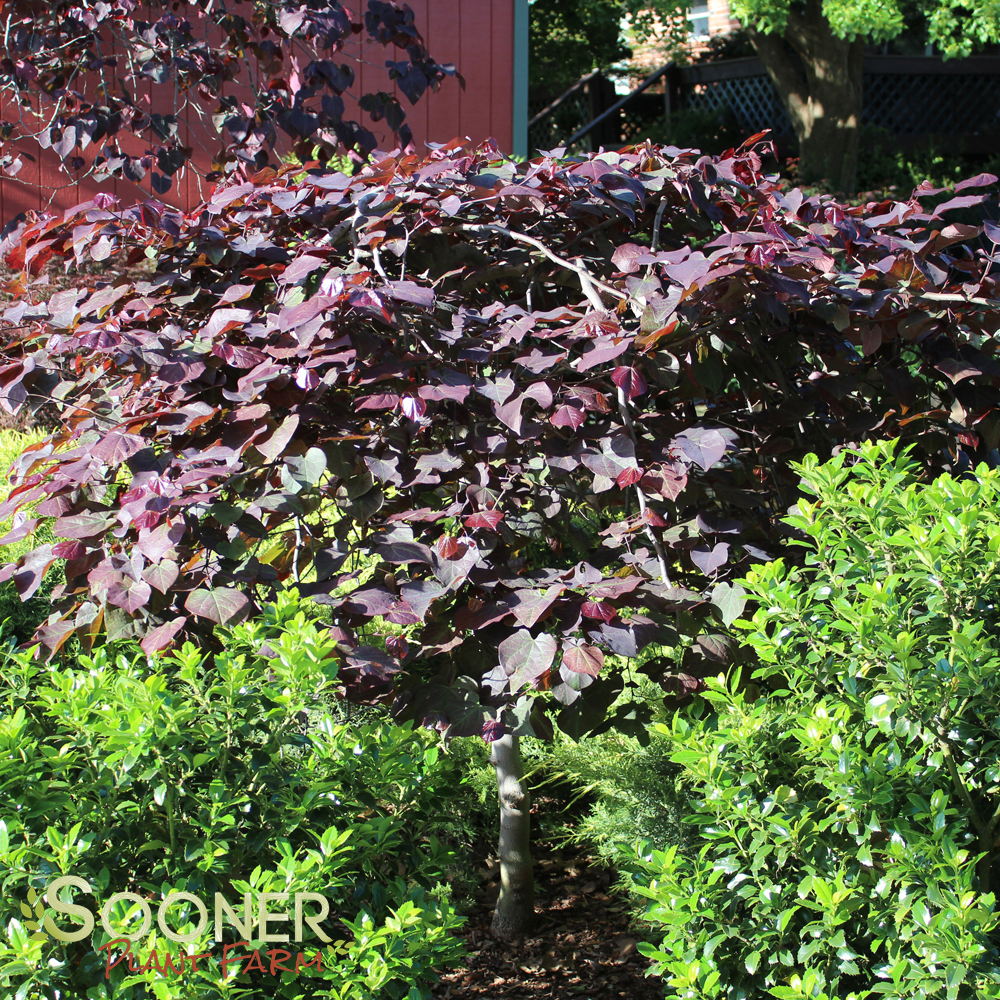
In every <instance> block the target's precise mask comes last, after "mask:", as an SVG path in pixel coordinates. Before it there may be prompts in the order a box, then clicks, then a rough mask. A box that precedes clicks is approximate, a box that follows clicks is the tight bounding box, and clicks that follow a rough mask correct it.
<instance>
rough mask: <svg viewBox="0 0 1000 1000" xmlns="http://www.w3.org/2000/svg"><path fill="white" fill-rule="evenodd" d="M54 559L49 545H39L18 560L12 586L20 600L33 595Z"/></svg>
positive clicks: (27, 598)
mask: <svg viewBox="0 0 1000 1000" xmlns="http://www.w3.org/2000/svg"><path fill="white" fill-rule="evenodd" d="M55 561H56V557H55V555H54V554H53V552H52V546H51V545H41V546H39V547H38V548H37V549H35V550H34V551H32V552H29V553H28V554H27V555H26V556H22V557H21V559H20V560H18V565H17V568H16V569H15V570H14V574H13V576H14V586H15V587H16V588H17V592H18V594H19V595H20V597H21V600H22V601H27V600H29V599H30V598H31V597H33V596H34V594H35V591H37V590H38V588H39V587H40V586H41V585H42V580H43V579H45V573H46V572H47V570H48V568H49V567H50V566H51V565H52V564H53V563H54V562H55Z"/></svg>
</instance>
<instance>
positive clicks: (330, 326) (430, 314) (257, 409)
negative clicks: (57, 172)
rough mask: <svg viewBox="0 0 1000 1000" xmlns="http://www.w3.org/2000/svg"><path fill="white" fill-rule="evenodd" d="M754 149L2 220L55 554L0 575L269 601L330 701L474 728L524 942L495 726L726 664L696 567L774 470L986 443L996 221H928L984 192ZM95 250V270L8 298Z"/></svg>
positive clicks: (780, 507)
mask: <svg viewBox="0 0 1000 1000" xmlns="http://www.w3.org/2000/svg"><path fill="white" fill-rule="evenodd" d="M760 138H761V137H759V136H758V137H755V140H753V141H751V142H750V143H748V144H747V145H746V146H744V147H742V148H740V149H738V150H729V151H727V152H726V153H725V154H723V155H722V156H721V157H715V158H713V157H707V156H700V155H699V154H698V153H696V152H693V151H689V150H688V151H685V150H678V149H674V148H657V147H654V146H652V145H643V146H637V147H629V148H626V149H623V150H622V151H620V152H613V153H601V154H600V155H596V156H588V157H583V158H571V159H559V158H557V157H556V156H554V155H542V156H539V157H536V158H535V159H533V160H530V161H528V162H523V163H515V162H512V161H510V160H509V159H507V158H505V157H504V156H503V155H501V153H500V152H499V151H498V150H497V149H496V148H495V147H494V146H493V145H492V144H486V145H484V146H482V147H480V148H479V149H476V150H469V149H466V148H463V147H462V146H461V145H459V144H457V143H452V144H450V145H447V146H444V147H442V148H440V149H437V150H435V151H433V152H431V153H430V155H428V156H427V157H424V158H420V157H417V156H407V155H393V156H385V155H382V154H375V156H374V157H373V160H372V162H371V163H370V164H369V165H368V166H366V167H365V168H364V169H363V170H361V171H360V172H359V173H358V174H357V175H356V176H354V177H348V176H346V175H345V174H343V173H324V172H321V171H319V170H311V171H309V172H308V173H307V174H306V175H305V176H304V177H303V176H302V175H301V169H300V168H297V169H296V170H292V169H285V170H279V171H277V172H276V173H275V174H274V175H269V176H267V177H266V178H258V179H257V180H247V181H245V182H243V183H239V184H230V185H224V186H221V187H220V188H219V189H218V190H217V191H216V192H215V194H214V195H213V196H212V197H211V198H210V200H209V201H208V202H207V203H205V204H204V205H202V206H200V207H199V209H198V210H197V211H195V212H193V213H192V214H190V215H183V214H180V213H178V212H174V211H169V210H166V209H165V208H164V207H163V206H162V205H160V204H157V203H154V202H148V203H146V204H144V205H140V206H137V207H135V208H129V209H119V208H117V207H116V206H115V205H114V204H113V203H111V202H110V201H109V200H105V199H99V203H87V204H84V205H80V206H78V207H77V208H76V209H74V210H72V211H69V212H67V213H65V215H63V216H61V217H58V218H32V219H30V220H28V221H27V222H25V223H24V224H22V225H20V226H19V227H18V228H17V229H16V231H14V232H12V233H11V234H9V235H8V237H7V238H6V240H5V241H4V243H3V246H2V248H0V249H2V252H3V256H4V259H5V261H6V263H7V265H8V267H10V268H12V269H13V270H14V271H15V272H17V273H18V274H19V276H20V277H19V278H18V279H17V282H18V283H19V284H18V288H19V296H18V299H17V301H16V303H15V304H14V305H12V306H11V307H10V308H8V309H7V311H6V313H5V314H4V318H3V319H4V322H3V329H4V351H5V355H6V358H7V359H8V360H7V363H6V364H5V365H4V366H3V367H2V368H0V402H2V403H3V405H4V406H5V407H6V408H7V409H9V410H11V411H14V410H17V409H18V408H19V407H20V406H22V405H25V404H27V405H34V404H35V403H40V402H43V401H44V402H47V404H48V405H52V403H53V401H55V402H56V403H57V404H58V406H59V407H60V408H61V412H62V426H61V429H60V430H59V431H58V432H57V433H55V434H53V435H52V437H51V438H50V439H49V440H48V441H45V442H43V443H41V444H38V445H34V446H32V447H31V448H29V449H28V450H27V451H26V452H25V453H24V455H23V456H22V457H21V458H20V460H19V461H18V462H17V463H16V464H15V467H14V475H15V477H16V488H15V489H14V491H13V493H12V495H11V497H10V499H9V500H8V501H7V502H6V503H5V504H4V505H3V506H2V508H0V517H9V516H10V515H11V514H14V515H15V520H16V526H15V527H14V529H13V530H12V531H11V532H10V533H9V534H8V535H7V536H6V537H5V538H3V539H0V541H2V542H11V541H14V540H16V539H23V538H25V537H26V536H29V535H31V534H32V533H33V532H36V531H37V530H38V528H39V527H40V526H41V525H42V524H43V523H44V524H49V525H51V529H52V534H53V536H54V537H55V538H56V539H57V540H56V541H55V542H51V543H45V544H37V545H36V546H35V547H34V548H33V549H32V550H31V551H30V552H29V553H28V554H26V555H25V556H24V557H23V558H21V559H19V560H18V561H17V563H16V564H11V565H9V566H7V567H6V568H5V569H4V570H3V577H4V578H6V579H12V580H13V581H14V583H15V585H16V586H17V588H18V590H19V591H20V593H21V595H22V597H24V598H25V599H27V598H29V597H30V596H31V595H32V594H34V593H35V592H36V591H37V589H38V588H39V586H40V585H41V584H42V581H43V578H44V577H45V576H46V574H47V573H49V572H57V573H58V583H57V585H56V587H55V589H54V591H53V594H52V601H53V611H52V614H51V616H50V618H49V620H48V621H47V622H46V623H45V624H44V625H43V626H42V627H41V628H40V629H39V632H38V637H37V638H38V640H39V642H40V643H41V644H42V646H43V648H44V650H45V651H47V653H48V655H50V656H54V655H57V654H59V653H60V650H61V649H63V648H64V645H65V644H66V642H67V641H68V640H69V639H70V637H72V636H77V637H79V640H80V641H81V642H82V643H84V644H85V645H86V644H89V643H91V642H93V641H94V639H95V637H97V636H98V635H99V634H100V633H101V632H102V631H104V632H106V633H107V634H108V635H110V636H115V635H117V636H126V635H131V636H135V637H136V638H138V639H139V640H140V641H141V643H142V646H143V648H144V649H145V650H146V651H148V652H150V653H152V652H154V651H156V650H162V649H165V648H166V647H168V646H170V645H171V644H172V643H176V642H179V641H181V640H182V639H184V638H185V637H189V636H201V637H202V639H203V641H205V642H211V641H212V638H211V637H212V630H213V629H215V628H217V627H218V626H225V625H227V624H231V623H234V622H236V621H238V620H240V619H241V618H242V617H244V616H246V615H249V614H252V613H253V612H254V610H255V608H256V607H257V606H258V604H259V603H260V602H261V601H262V600H264V599H267V598H268V597H269V596H270V595H272V594H273V593H274V591H275V590H276V589H277V588H280V587H288V586H296V587H297V588H298V590H299V592H300V594H302V595H305V596H307V597H309V598H311V599H312V600H314V601H315V602H317V603H318V604H320V605H325V606H326V607H327V608H328V610H329V613H330V614H331V615H332V621H333V623H334V624H333V626H332V628H331V631H330V642H331V645H334V646H335V648H336V651H337V655H338V656H339V661H340V668H339V678H340V682H341V684H342V687H343V691H344V694H345V695H349V696H350V697H353V698H358V699H367V700H369V701H372V700H375V701H381V702H383V703H385V704H389V705H391V706H392V710H393V711H394V712H395V714H396V715H397V716H399V717H403V718H407V717H408V718H416V719H418V720H419V721H420V722H421V723H423V724H425V725H429V726H434V727H437V728H438V729H439V730H441V731H442V732H443V733H444V734H445V735H446V736H448V737H457V736H477V737H482V738H484V739H486V740H488V741H490V742H491V743H492V744H493V747H494V760H495V763H496V765H497V769H498V780H499V783H500V789H501V811H502V833H501V842H500V857H501V869H502V882H503V887H502V892H501V895H500V898H499V902H498V906H497V910H496V918H495V923H494V928H495V931H496V932H497V933H498V934H499V935H500V936H502V937H508V938H510V937H515V936H517V935H518V934H519V933H522V932H523V930H524V929H525V928H526V926H527V925H528V923H529V921H530V918H531V915H532V912H533V900H532V876H531V857H530V851H529V826H528V801H527V788H526V786H525V782H524V778H523V769H522V767H521V761H520V755H519V742H518V741H519V739H520V737H522V736H534V737H539V738H543V739H544V738H546V737H548V736H550V735H551V734H552V732H553V728H554V727H555V726H558V727H559V729H561V730H562V731H563V732H565V733H568V734H569V735H571V736H572V737H575V738H582V737H584V736H585V735H587V734H591V733H597V732H601V731H603V730H606V729H608V728H610V727H617V728H619V729H621V730H624V731H627V732H631V733H636V734H639V735H642V734H644V732H645V723H646V721H647V720H648V718H649V716H650V709H649V707H648V705H647V704H646V703H645V702H644V701H643V700H642V699H641V698H640V697H638V696H637V695H636V691H637V688H638V685H637V683H636V681H635V680H634V672H635V671H636V670H638V671H642V672H644V673H645V674H647V675H648V676H650V677H652V678H653V679H654V680H655V681H657V682H659V683H660V684H661V685H662V687H663V689H664V693H665V696H666V697H667V698H669V699H672V700H673V701H674V702H675V703H676V701H677V700H679V699H683V698H686V697H690V696H691V695H692V694H693V693H695V692H696V691H697V690H698V689H699V687H700V685H701V683H702V678H704V677H706V676H709V675H716V674H718V673H719V672H720V671H724V670H726V669H728V668H729V667H731V666H733V665H734V662H735V661H734V657H735V656H736V653H735V652H734V650H733V648H732V646H731V645H730V642H729V640H728V638H727V635H726V629H727V627H728V625H729V624H730V623H731V622H732V621H733V620H734V619H735V618H736V617H737V616H738V615H739V614H740V613H741V611H742V608H743V606H744V596H743V594H742V591H741V589H740V588H739V587H738V586H736V585H734V584H732V583H730V582H728V581H729V580H730V579H732V578H733V577H734V576H739V575H741V574H744V573H745V572H746V569H747V568H748V564H750V563H752V562H753V561H755V560H764V559H768V558H770V557H772V556H774V555H777V554H779V553H780V552H781V551H782V550H783V546H784V544H785V541H786V539H787V536H788V530H789V529H787V528H786V527H783V526H782V522H781V520H780V517H781V515H783V514H784V513H785V511H786V510H787V508H788V507H789V506H790V505H791V504H793V503H794V502H795V500H796V498H797V496H798V493H797V488H796V484H797V482H798V479H797V476H796V475H795V474H794V472H793V471H791V469H790V467H789V462H790V460H798V459H800V458H801V457H802V456H804V455H805V454H807V453H809V452H812V453H815V454H818V455H820V456H824V455H830V454H831V453H833V452H834V450H835V449H837V448H839V447H841V446H842V445H844V444H845V443H852V442H857V441H861V440H863V439H865V438H869V437H873V436H874V437H878V436H885V437H896V436H898V437H902V438H903V439H905V440H906V441H908V442H910V443H912V444H913V445H914V446H915V450H914V455H915V456H918V458H919V460H920V462H921V463H922V464H923V466H924V467H925V468H926V469H928V470H929V471H935V470H939V469H943V468H950V469H961V468H963V467H965V465H966V464H967V463H968V461H969V459H970V456H975V457H977V458H978V457H981V456H985V455H987V454H988V453H990V451H991V449H995V448H996V447H997V445H998V443H1000V412H998V407H997V402H998V399H1000V395H998V392H997V384H998V377H1000V367H998V366H997V363H996V361H995V360H994V358H993V356H992V349H993V345H994V341H993V334H994V332H995V331H996V329H997V315H998V313H997V299H996V294H995V292H996V282H997V278H996V275H995V272H994V271H991V267H992V266H993V265H992V264H991V261H990V257H991V256H992V252H993V244H992V239H993V238H994V237H997V238H1000V237H998V234H997V230H996V228H995V227H992V225H991V224H987V226H986V228H985V231H984V230H983V229H982V228H981V227H979V226H974V225H965V224H948V223H947V222H946V221H944V217H945V215H946V213H947V212H948V211H950V210H952V209H955V208H961V209H969V208H970V207H972V206H975V205H976V204H978V203H979V202H980V201H981V200H982V199H983V197H984V195H983V194H982V193H981V192H979V189H982V188H984V187H987V186H988V185H991V184H993V183H994V182H995V181H996V178H995V177H993V176H991V175H981V176H980V177H977V178H973V179H972V180H970V181H967V182H965V183H964V184H962V185H958V187H959V188H962V190H961V191H955V192H942V191H937V190H933V189H929V188H928V189H920V190H917V191H916V192H914V195H913V197H911V198H910V199H909V200H907V201H904V202H886V203H884V204H881V205H870V206H868V207H867V208H856V209H854V208H845V207H844V206H842V205H839V204H836V203H835V202H834V201H832V200H831V199H830V198H827V197H805V196H804V195H803V194H802V192H801V191H798V190H792V191H788V190H784V189H782V187H781V186H780V185H779V184H778V182H777V181H776V180H775V179H772V178H768V177H764V176H761V172H760V159H759V157H758V155H757V153H756V152H755V151H754V147H753V142H754V141H757V140H759V139H760ZM297 177H298V179H296V178H297ZM970 192H976V193H970ZM98 254H101V255H105V256H107V257H108V259H109V260H110V261H111V262H112V263H113V264H114V265H115V270H114V271H113V272H109V277H108V279H107V280H106V281H104V282H101V283H99V284H98V286H97V287H96V288H94V289H91V288H87V289H85V288H69V289H67V290H64V291H60V292H58V293H57V294H55V295H53V296H52V297H51V298H50V299H49V300H48V301H47V302H42V301H40V298H41V296H40V292H41V289H40V288H38V286H36V284H35V282H36V281H37V280H38V278H39V276H41V275H43V273H44V271H45V269H46V268H51V267H52V266H54V265H56V264H60V263H62V264H65V265H67V266H69V265H73V264H74V263H75V264H77V265H79V264H83V263H85V262H86V261H87V260H88V259H90V258H92V257H96V256H97V255H98ZM149 256H153V258H154V259H155V261H156V271H155V273H153V274H151V275H150V274H148V273H146V274H140V273H137V272H136V271H135V270H134V269H133V265H135V264H136V263H137V262H138V261H142V260H145V259H146V258H147V257H149ZM796 551H797V550H795V549H792V550H791V552H792V553H793V554H794V552H796ZM671 649H672V650H674V651H683V658H681V656H680V655H669V654H668V653H667V652H665V650H671ZM737 665H738V664H737Z"/></svg>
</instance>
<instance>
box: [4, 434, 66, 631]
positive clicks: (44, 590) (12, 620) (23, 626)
mask: <svg viewBox="0 0 1000 1000" xmlns="http://www.w3.org/2000/svg"><path fill="white" fill-rule="evenodd" d="M48 433H49V432H48V431H46V430H41V429H35V430H28V431H19V430H13V429H11V428H4V429H2V430H0V474H2V478H3V485H2V487H0V498H2V499H4V500H6V499H7V496H8V494H9V493H10V485H9V482H8V478H7V470H8V469H9V468H10V467H11V464H12V463H13V462H14V461H15V460H16V459H17V458H18V457H19V456H20V455H21V453H22V452H23V451H24V449H25V448H27V447H28V445H31V444H36V443H37V442H39V441H42V440H43V439H44V438H46V437H47V436H48ZM13 520H14V519H13V517H9V518H7V520H6V521H4V522H2V523H0V536H2V535H6V534H7V533H8V532H9V531H10V530H11V528H12V527H13ZM51 540H52V531H51V528H50V527H49V525H48V524H45V523H43V524H42V525H41V526H40V527H39V529H38V532H37V534H36V535H35V536H34V538H32V537H28V538H24V539H22V540H20V541H17V542H14V543H12V544H10V545H3V546H0V555H2V557H3V558H2V560H0V561H3V562H13V561H15V560H16V559H17V558H18V557H19V556H22V555H24V553H26V552H29V551H30V550H31V549H32V548H34V546H35V545H36V544H37V543H38V542H45V541H51ZM58 576H59V574H58V571H56V570H52V571H50V572H49V574H48V576H47V577H46V580H45V582H44V583H43V584H42V586H41V587H39V589H38V593H36V594H35V595H34V596H33V597H32V598H31V599H30V600H28V601H25V602H22V601H21V598H20V595H19V594H18V592H17V588H16V587H15V586H14V582H13V581H12V580H5V581H3V582H2V583H0V626H2V633H3V635H5V636H14V638H15V639H16V640H17V642H19V643H21V642H27V641H28V640H29V639H30V638H31V637H32V636H33V635H34V634H35V629H36V628H38V626H39V625H40V624H41V623H42V622H43V621H45V619H46V618H47V617H48V615H49V612H50V611H51V610H52V608H51V604H50V602H49V595H50V593H51V591H52V587H53V586H54V584H55V581H56V580H57V579H58Z"/></svg>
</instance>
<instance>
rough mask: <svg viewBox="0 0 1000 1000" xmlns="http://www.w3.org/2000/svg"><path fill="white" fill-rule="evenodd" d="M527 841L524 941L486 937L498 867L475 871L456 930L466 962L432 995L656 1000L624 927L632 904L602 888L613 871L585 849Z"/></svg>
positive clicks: (657, 988)
mask: <svg viewBox="0 0 1000 1000" xmlns="http://www.w3.org/2000/svg"><path fill="white" fill-rule="evenodd" d="M549 847H550V845H547V844H545V843H539V844H536V845H534V846H533V848H532V852H533V854H534V856H535V893H536V899H535V910H536V913H537V914H538V916H537V923H536V926H535V927H534V929H533V930H532V932H531V935H530V936H528V937H526V938H525V939H524V941H523V942H521V943H520V944H517V945H508V944H504V943H501V942H499V941H496V940H494V939H493V938H492V937H491V935H490V930H489V928H490V920H491V919H492V908H493V903H494V902H495V901H496V897H497V893H498V892H499V877H500V874H499V867H498V866H497V865H496V864H495V863H494V864H490V865H489V866H488V867H487V868H485V869H480V871H479V875H480V878H481V879H482V887H481V888H480V889H479V890H478V891H477V892H476V897H477V901H478V905H477V907H476V909H475V910H474V912H473V913H472V914H470V916H469V919H468V922H467V924H466V926H465V929H464V930H463V932H462V936H463V937H464V939H465V941H466V944H467V945H468V947H469V952H470V955H469V958H468V964H467V965H466V966H465V967H463V968H459V969H456V970H455V971H453V972H450V973H445V974H443V975H442V977H441V983H440V984H439V985H438V986H437V987H436V988H435V990H434V996H435V997H436V998H438V1000H476V998H484V1000H486V998H488V1000H612V998H614V1000H617V998H619V997H629V998H632V1000H663V985H662V983H661V981H660V980H659V979H658V978H656V977H651V978H646V975H645V972H646V969H647V968H648V967H649V962H648V960H647V959H645V958H643V957H642V955H640V954H639V953H638V952H637V951H636V944H637V939H636V935H635V930H634V928H633V927H631V926H630V924H631V916H632V914H633V913H634V912H635V905H634V904H632V903H629V902H628V901H627V900H626V899H625V898H624V897H623V896H622V895H620V894H618V893H615V892H614V891H612V890H610V889H609V886H610V885H611V883H612V882H613V881H614V873H613V872H611V871H609V870H608V868H607V867H606V866H605V865H604V863H603V862H602V860H601V859H600V858H599V857H597V856H595V855H591V854H588V853H587V851H586V850H582V851H574V850H573V849H572V848H562V849H556V848H551V849H549Z"/></svg>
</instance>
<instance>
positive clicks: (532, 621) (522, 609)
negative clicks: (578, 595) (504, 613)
mask: <svg viewBox="0 0 1000 1000" xmlns="http://www.w3.org/2000/svg"><path fill="white" fill-rule="evenodd" d="M564 590H565V588H564V587H562V586H560V585H558V584H556V585H554V586H552V587H547V588H546V589H545V590H527V589H525V590H515V591H514V593H513V594H511V595H510V597H508V598H507V606H508V607H509V608H510V610H511V611H513V612H514V617H515V618H516V619H517V623H518V625H523V626H524V627H525V628H533V627H534V626H535V625H536V624H537V623H538V622H540V621H541V620H542V619H543V618H545V617H546V616H547V615H548V612H549V610H550V608H551V607H552V605H553V604H555V602H556V601H557V600H558V598H559V596H560V595H561V594H562V592H563V591H564Z"/></svg>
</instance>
